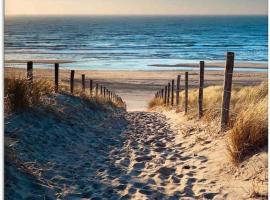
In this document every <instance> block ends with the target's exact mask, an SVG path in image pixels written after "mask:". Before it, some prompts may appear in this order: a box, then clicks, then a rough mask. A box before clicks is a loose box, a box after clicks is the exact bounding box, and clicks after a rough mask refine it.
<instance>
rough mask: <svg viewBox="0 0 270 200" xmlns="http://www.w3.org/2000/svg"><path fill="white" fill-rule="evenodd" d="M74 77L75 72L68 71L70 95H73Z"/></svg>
mask: <svg viewBox="0 0 270 200" xmlns="http://www.w3.org/2000/svg"><path fill="white" fill-rule="evenodd" d="M74 75H75V71H74V70H71V71H70V93H71V94H73V91H74Z"/></svg>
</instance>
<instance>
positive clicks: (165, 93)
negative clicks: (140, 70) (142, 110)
mask: <svg viewBox="0 0 270 200" xmlns="http://www.w3.org/2000/svg"><path fill="white" fill-rule="evenodd" d="M167 89H168V86H167V85H166V86H165V92H164V104H166V103H167Z"/></svg>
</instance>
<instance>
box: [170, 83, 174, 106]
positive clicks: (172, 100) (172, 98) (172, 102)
mask: <svg viewBox="0 0 270 200" xmlns="http://www.w3.org/2000/svg"><path fill="white" fill-rule="evenodd" d="M173 104H174V80H172V97H171V106H173Z"/></svg>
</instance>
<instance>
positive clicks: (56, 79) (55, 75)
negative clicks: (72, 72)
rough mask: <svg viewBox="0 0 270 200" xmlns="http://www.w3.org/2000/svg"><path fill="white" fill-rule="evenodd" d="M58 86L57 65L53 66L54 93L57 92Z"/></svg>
mask: <svg viewBox="0 0 270 200" xmlns="http://www.w3.org/2000/svg"><path fill="white" fill-rule="evenodd" d="M58 86H59V64H58V63H55V64H54V91H55V92H58Z"/></svg>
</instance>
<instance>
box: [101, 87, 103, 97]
mask: <svg viewBox="0 0 270 200" xmlns="http://www.w3.org/2000/svg"><path fill="white" fill-rule="evenodd" d="M102 92H103V86H102V85H101V86H100V95H101V96H102Z"/></svg>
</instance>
